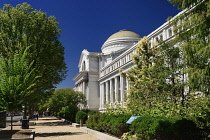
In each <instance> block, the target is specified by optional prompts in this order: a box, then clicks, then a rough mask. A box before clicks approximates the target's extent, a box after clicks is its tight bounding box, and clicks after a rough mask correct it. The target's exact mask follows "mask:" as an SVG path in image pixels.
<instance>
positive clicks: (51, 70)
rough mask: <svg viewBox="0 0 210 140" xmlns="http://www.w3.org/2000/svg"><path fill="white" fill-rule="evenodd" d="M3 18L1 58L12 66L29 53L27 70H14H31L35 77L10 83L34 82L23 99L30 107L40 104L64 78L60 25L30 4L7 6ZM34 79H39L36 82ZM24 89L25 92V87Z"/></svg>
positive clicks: (1, 15)
mask: <svg viewBox="0 0 210 140" xmlns="http://www.w3.org/2000/svg"><path fill="white" fill-rule="evenodd" d="M0 19H1V20H0V57H1V58H3V59H4V61H5V62H6V61H8V62H6V63H7V64H8V65H9V64H10V61H13V58H15V57H17V56H19V55H20V56H22V55H23V54H24V53H25V51H26V53H25V54H24V55H26V56H25V60H24V63H25V64H24V65H25V66H26V67H22V68H24V69H21V68H20V67H15V70H17V69H20V70H18V71H24V72H25V71H26V70H28V71H29V72H32V73H33V76H32V74H29V75H30V76H29V75H28V77H27V76H25V75H24V76H25V77H23V76H21V73H19V75H16V76H15V75H13V78H11V77H10V81H11V80H13V81H14V79H16V83H17V82H23V84H25V82H26V81H27V82H31V81H33V84H31V86H30V87H29V88H25V89H24V91H23V92H25V93H26V91H27V94H28V95H27V96H25V97H24V98H23V99H25V102H26V103H24V105H25V107H27V106H28V105H34V104H37V103H38V102H39V101H40V100H41V98H43V96H42V95H44V94H42V93H45V91H50V90H52V89H53V88H55V85H56V84H59V83H60V82H61V81H62V80H63V79H65V74H66V64H65V62H64V48H63V46H62V44H61V42H60V41H59V40H58V39H59V36H60V32H61V30H60V29H59V27H58V24H59V23H58V22H57V20H56V18H55V17H53V16H50V17H48V16H47V15H46V13H44V12H42V11H40V10H36V9H33V8H32V7H31V5H29V4H27V3H23V4H18V5H17V6H16V7H13V6H11V5H9V4H5V5H4V7H3V8H2V9H0ZM32 69H33V70H32ZM19 77H22V79H21V78H19ZM35 77H40V78H39V79H37V78H36V79H34V78H35ZM24 78H25V81H23V80H24ZM17 79H19V80H20V81H17ZM15 86H17V85H15ZM18 88H20V87H18ZM21 88H22V89H23V86H22V85H21ZM11 90H14V89H11ZM21 92H22V91H21ZM29 95H30V96H29ZM14 98H16V97H15V96H14ZM5 102H10V101H6V100H5Z"/></svg>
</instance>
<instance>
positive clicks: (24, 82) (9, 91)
mask: <svg viewBox="0 0 210 140" xmlns="http://www.w3.org/2000/svg"><path fill="white" fill-rule="evenodd" d="M28 49H29V48H27V49H26V50H25V51H24V53H23V54H19V55H18V54H16V55H14V56H10V57H9V58H0V71H1V75H0V76H1V81H0V106H1V107H3V108H5V109H6V110H7V111H10V112H13V111H21V109H22V104H25V102H26V100H27V99H28V98H32V97H33V94H32V93H33V88H34V87H35V86H36V82H37V81H38V80H39V79H40V77H39V76H37V75H36V74H35V73H36V70H35V69H34V68H32V65H33V62H32V63H31V64H28V63H27V62H26V59H27V58H26V57H27V50H28Z"/></svg>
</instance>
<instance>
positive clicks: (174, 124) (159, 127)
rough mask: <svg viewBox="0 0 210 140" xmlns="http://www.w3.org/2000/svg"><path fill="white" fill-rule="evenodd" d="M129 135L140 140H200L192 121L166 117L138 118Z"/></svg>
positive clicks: (200, 137) (133, 123) (198, 132)
mask: <svg viewBox="0 0 210 140" xmlns="http://www.w3.org/2000/svg"><path fill="white" fill-rule="evenodd" d="M130 130H131V131H130V132H129V133H130V135H135V136H136V137H137V139H142V140H153V139H156V140H169V139H170V140H192V139H193V140H200V139H202V136H201V134H200V131H199V129H198V128H197V127H196V125H195V123H194V122H193V121H192V120H187V119H181V118H179V119H178V118H170V119H169V118H166V117H139V118H137V119H136V120H135V121H133V122H132V124H131V126H130Z"/></svg>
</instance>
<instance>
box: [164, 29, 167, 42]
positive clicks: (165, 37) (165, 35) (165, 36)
mask: <svg viewBox="0 0 210 140" xmlns="http://www.w3.org/2000/svg"><path fill="white" fill-rule="evenodd" d="M166 39H167V34H166V30H165V29H164V30H163V40H166Z"/></svg>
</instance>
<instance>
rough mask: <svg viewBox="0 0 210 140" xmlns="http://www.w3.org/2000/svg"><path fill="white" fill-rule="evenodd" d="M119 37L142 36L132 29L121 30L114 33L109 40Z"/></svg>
mask: <svg viewBox="0 0 210 140" xmlns="http://www.w3.org/2000/svg"><path fill="white" fill-rule="evenodd" d="M119 37H137V38H141V36H140V35H138V34H137V33H135V32H132V31H128V30H120V31H119V32H116V33H114V34H113V35H111V36H110V37H109V38H108V39H107V41H108V40H111V39H114V38H119Z"/></svg>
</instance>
